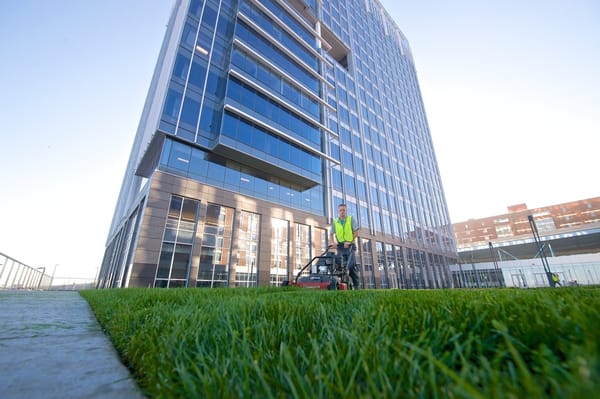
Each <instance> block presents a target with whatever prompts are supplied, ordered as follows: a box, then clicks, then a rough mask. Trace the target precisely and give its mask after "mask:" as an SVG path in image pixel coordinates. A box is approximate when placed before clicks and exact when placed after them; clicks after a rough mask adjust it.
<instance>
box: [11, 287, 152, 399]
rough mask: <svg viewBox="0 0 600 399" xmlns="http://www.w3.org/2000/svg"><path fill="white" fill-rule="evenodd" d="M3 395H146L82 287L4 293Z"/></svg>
mask: <svg viewBox="0 0 600 399" xmlns="http://www.w3.org/2000/svg"><path fill="white" fill-rule="evenodd" d="M0 397H2V398H4V399H13V398H26V399H38V398H40V399H41V398H44V399H48V398H61V399H64V398H78V399H79V398H94V399H96V398H107V399H109V398H110V399H113V398H143V397H144V396H143V394H142V393H141V391H140V390H139V389H138V387H137V385H136V384H135V382H134V381H133V379H132V377H131V375H130V374H129V371H128V370H127V368H126V367H125V366H123V364H122V363H121V361H120V360H119V357H118V355H117V353H116V351H115V349H114V347H113V346H112V343H111V342H110V341H109V339H108V338H107V337H106V336H105V335H104V333H103V332H102V329H101V328H100V325H99V324H98V322H97V320H96V318H95V316H94V314H93V313H92V310H91V308H90V306H89V305H88V303H87V302H86V300H85V299H83V298H82V297H81V296H80V295H79V293H78V292H76V291H0Z"/></svg>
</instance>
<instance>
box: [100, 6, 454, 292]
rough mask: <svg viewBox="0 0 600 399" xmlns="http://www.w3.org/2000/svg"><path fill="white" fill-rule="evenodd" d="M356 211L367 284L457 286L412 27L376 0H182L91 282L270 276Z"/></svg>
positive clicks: (160, 283)
mask: <svg viewBox="0 0 600 399" xmlns="http://www.w3.org/2000/svg"><path fill="white" fill-rule="evenodd" d="M342 202H343V203H346V204H347V206H348V212H349V214H350V215H353V217H355V218H358V220H359V224H360V228H361V233H360V240H359V245H358V247H359V248H358V251H357V260H358V262H357V263H358V264H359V268H360V271H361V272H360V279H361V285H362V286H363V287H365V288H442V287H450V286H451V284H452V283H451V278H450V274H449V269H448V265H449V264H451V263H455V261H456V245H455V242H454V237H453V232H452V226H451V223H450V219H449V216H448V210H447V206H446V201H445V198H444V192H443V188H442V183H441V180H440V174H439V170H438V165H437V162H436V158H435V153H434V149H433V144H432V141H431V135H430V132H429V128H428V125H427V119H426V116H425V110H424V106H423V101H422V99H421V94H420V91H419V85H418V81H417V76H416V72H415V67H414V63H413V59H412V56H411V52H410V49H409V45H408V41H407V40H406V38H405V37H404V35H403V34H402V32H401V31H400V30H399V29H398V27H397V26H396V25H395V23H394V21H393V20H392V19H391V17H390V16H389V15H388V14H387V13H386V11H385V10H384V9H383V7H382V6H381V4H380V3H379V2H378V1H377V0H346V1H333V0H323V1H321V0H309V1H306V0H305V1H302V0H204V1H202V0H177V1H176V2H175V4H174V6H173V11H172V15H171V18H170V20H169V24H168V26H167V31H166V35H165V39H164V42H163V46H162V48H161V51H160V55H159V60H158V63H157V66H156V69H155V72H154V76H153V79H152V82H151V85H150V90H149V93H148V97H147V100H146V104H145V106H144V109H143V112H142V116H141V121H140V124H139V127H138V131H137V134H136V137H135V140H134V144H133V148H132V151H131V156H130V159H129V163H128V165H127V170H126V171H125V177H124V180H123V184H122V188H121V192H120V194H119V198H118V203H117V207H116V209H115V214H114V217H113V222H112V225H111V228H110V232H109V237H108V242H107V247H106V252H105V256H104V259H103V263H102V267H101V270H100V273H99V280H98V281H99V283H98V286H99V287H134V286H142V287H224V286H226V287H249V286H265V285H279V284H281V282H282V281H284V280H287V279H290V278H292V277H293V276H294V275H295V273H296V272H297V270H299V269H300V268H301V267H302V266H303V265H305V264H306V263H307V262H308V261H309V260H310V259H311V258H312V257H313V256H315V255H319V254H321V253H322V252H323V251H324V250H325V249H326V247H327V245H328V241H329V237H328V235H329V234H328V228H329V226H330V225H331V223H332V219H333V217H335V216H337V205H338V204H340V203H342Z"/></svg>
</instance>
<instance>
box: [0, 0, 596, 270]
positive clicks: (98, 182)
mask: <svg viewBox="0 0 600 399" xmlns="http://www.w3.org/2000/svg"><path fill="white" fill-rule="evenodd" d="M382 4H383V5H384V6H385V7H386V9H387V10H388V12H389V13H390V15H392V17H393V18H394V19H395V21H396V23H397V24H398V26H399V27H400V29H401V30H402V31H403V32H404V34H405V35H406V36H407V38H408V40H409V42H410V45H411V48H412V52H413V55H414V58H415V61H416V67H417V73H418V77H419V82H420V85H421V90H422V94H423V99H424V102H425V109H426V111H427V116H428V120H429V125H430V128H431V132H432V136H433V142H434V146H435V149H436V153H437V157H438V163H439V166H440V170H441V174H442V180H443V184H444V189H445V192H446V198H447V201H448V206H449V210H450V215H451V218H452V221H453V222H460V221H464V220H466V219H469V218H478V217H484V216H491V215H496V214H501V213H504V212H505V210H506V206H508V205H512V204H517V203H522V202H525V203H527V204H528V205H529V207H530V208H533V207H537V206H545V205H552V204H556V203H560V202H567V201H572V200H578V199H583V198H589V197H595V196H598V195H600V184H599V183H598V176H597V175H598V171H599V170H600V167H599V166H598V158H599V154H598V153H599V149H600V145H599V144H600V2H598V1H595V0H588V1H584V0H573V1H567V0H564V1H556V0H549V1H542V0H532V1H516V0H508V1H502V2H482V1H474V0H473V1H466V0H457V1H454V2H447V1H442V0H438V1H433V0H425V1H423V0H421V1H401V0H386V1H382ZM170 9H171V2H170V1H168V0H119V1H118V0H105V1H74V0H71V1H67V0H53V1H44V0H37V1H33V0H20V1H3V2H1V3H0V52H1V54H2V62H1V63H0V90H1V91H0V93H1V94H0V117H1V121H2V129H3V132H2V133H1V134H0V252H3V253H6V254H8V255H10V256H13V257H15V258H17V259H19V260H21V261H23V262H25V263H27V264H30V265H31V266H34V267H41V266H45V267H47V268H49V270H52V269H53V267H54V265H56V264H58V265H59V266H58V268H57V270H56V275H57V276H59V277H60V276H64V277H90V278H92V277H93V276H94V275H95V273H96V272H97V267H99V266H100V264H101V261H102V256H103V252H104V245H105V240H106V235H107V233H108V228H109V225H110V221H111V218H112V213H113V210H114V206H115V203H116V199H117V195H118V192H119V189H120V185H121V180H122V178H123V172H124V170H125V166H126V163H127V159H128V156H129V151H130V148H131V144H132V142H133V137H134V135H135V131H136V128H137V124H138V122H139V117H140V114H141V111H142V107H143V103H144V100H145V97H146V93H147V90H148V86H149V84H150V79H151V76H152V71H153V68H154V65H155V63H156V57H157V55H158V51H159V48H160V45H161V42H162V38H163V34H164V32H165V25H166V22H167V20H168V16H169V12H170Z"/></svg>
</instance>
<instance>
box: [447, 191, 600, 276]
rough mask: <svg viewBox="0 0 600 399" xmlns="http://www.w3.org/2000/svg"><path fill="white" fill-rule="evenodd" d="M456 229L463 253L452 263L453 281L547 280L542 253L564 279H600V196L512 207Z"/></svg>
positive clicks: (459, 251) (468, 221)
mask: <svg viewBox="0 0 600 399" xmlns="http://www.w3.org/2000/svg"><path fill="white" fill-rule="evenodd" d="M530 215H531V216H532V217H533V220H534V222H535V227H536V228H537V231H538V233H539V236H540V244H541V245H538V244H537V243H536V240H535V239H534V235H533V230H532V225H531V223H530V222H529V216H530ZM453 228H454V232H455V235H456V242H457V246H458V255H459V263H458V264H457V265H452V266H451V270H452V273H453V280H454V285H455V286H458V287H464V286H469V287H473V286H499V285H502V284H505V285H507V286H521V287H533V286H544V285H547V279H546V277H545V275H544V269H543V268H542V261H541V257H542V256H546V258H547V259H548V263H549V265H550V269H551V270H552V272H557V273H558V274H559V276H560V278H561V281H564V282H566V283H571V284H574V283H575V282H577V284H600V197H595V198H589V199H585V200H579V201H573V202H567V203H563V204H557V205H551V206H546V207H541V208H535V209H528V208H527V205H526V204H519V205H514V206H509V207H508V213H505V214H502V215H496V216H490V217H487V218H482V219H470V220H467V221H464V222H459V223H455V224H453ZM540 247H541V248H540ZM501 277H503V280H504V281H502V279H501Z"/></svg>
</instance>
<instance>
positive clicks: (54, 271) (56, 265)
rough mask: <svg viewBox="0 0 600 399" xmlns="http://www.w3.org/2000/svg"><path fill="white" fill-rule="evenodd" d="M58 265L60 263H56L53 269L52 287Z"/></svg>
mask: <svg viewBox="0 0 600 399" xmlns="http://www.w3.org/2000/svg"><path fill="white" fill-rule="evenodd" d="M57 267H58V263H57V264H55V265H54V270H53V271H52V277H51V278H50V287H52V283H53V282H54V274H55V273H56V268H57Z"/></svg>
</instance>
